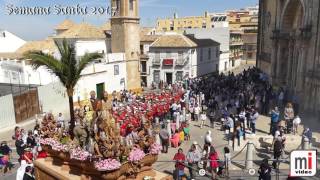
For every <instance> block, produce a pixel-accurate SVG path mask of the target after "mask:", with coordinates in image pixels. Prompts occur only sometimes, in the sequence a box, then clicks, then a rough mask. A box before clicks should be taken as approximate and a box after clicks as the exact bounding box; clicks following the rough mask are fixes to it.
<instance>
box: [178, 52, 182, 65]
mask: <svg viewBox="0 0 320 180" xmlns="http://www.w3.org/2000/svg"><path fill="white" fill-rule="evenodd" d="M182 63H183V51H178V61H177V64H182Z"/></svg>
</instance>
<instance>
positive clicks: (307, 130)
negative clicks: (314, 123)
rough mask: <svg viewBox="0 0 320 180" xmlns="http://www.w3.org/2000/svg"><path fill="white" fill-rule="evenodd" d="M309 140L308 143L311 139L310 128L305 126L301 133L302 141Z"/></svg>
mask: <svg viewBox="0 0 320 180" xmlns="http://www.w3.org/2000/svg"><path fill="white" fill-rule="evenodd" d="M306 140H307V141H309V143H311V140H312V131H311V129H310V128H308V127H306V128H305V129H304V131H303V134H302V142H304V141H306Z"/></svg>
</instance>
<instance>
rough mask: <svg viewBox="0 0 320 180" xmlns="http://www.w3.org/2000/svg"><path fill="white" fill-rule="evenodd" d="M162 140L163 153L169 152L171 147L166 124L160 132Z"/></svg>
mask: <svg viewBox="0 0 320 180" xmlns="http://www.w3.org/2000/svg"><path fill="white" fill-rule="evenodd" d="M159 136H160V140H161V145H162V151H163V153H168V147H169V138H170V137H169V133H168V131H167V130H166V129H165V126H164V125H163V126H162V129H161V130H160V133H159Z"/></svg>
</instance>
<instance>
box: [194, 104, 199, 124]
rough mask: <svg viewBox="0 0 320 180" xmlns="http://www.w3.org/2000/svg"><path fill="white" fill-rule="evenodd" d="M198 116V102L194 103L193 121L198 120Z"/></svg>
mask: <svg viewBox="0 0 320 180" xmlns="http://www.w3.org/2000/svg"><path fill="white" fill-rule="evenodd" d="M199 116H200V107H199V105H198V104H196V105H195V107H194V118H195V121H198V120H199Z"/></svg>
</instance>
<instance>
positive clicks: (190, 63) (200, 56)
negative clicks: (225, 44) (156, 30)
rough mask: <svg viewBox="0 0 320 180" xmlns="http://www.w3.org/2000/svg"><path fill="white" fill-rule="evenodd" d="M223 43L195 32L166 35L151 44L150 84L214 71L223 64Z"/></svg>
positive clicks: (149, 62)
mask: <svg viewBox="0 0 320 180" xmlns="http://www.w3.org/2000/svg"><path fill="white" fill-rule="evenodd" d="M219 57H220V44H219V43H218V42H216V41H214V40H211V39H197V38H195V37H194V36H193V35H188V36H184V35H181V34H175V35H162V36H160V37H159V38H157V40H156V41H155V42H153V43H152V44H151V45H150V48H149V61H148V64H149V66H150V75H149V76H148V86H150V85H151V84H152V83H156V84H158V83H159V82H160V81H163V82H166V83H168V84H172V83H174V82H177V81H182V80H183V79H185V78H188V77H190V78H194V77H197V76H202V75H205V74H208V73H212V72H214V71H216V70H217V69H218V68H219Z"/></svg>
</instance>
